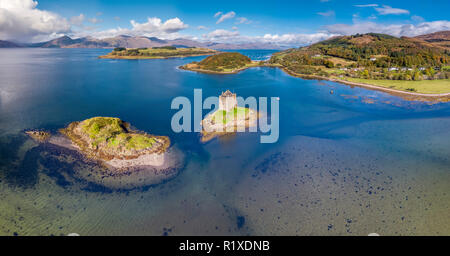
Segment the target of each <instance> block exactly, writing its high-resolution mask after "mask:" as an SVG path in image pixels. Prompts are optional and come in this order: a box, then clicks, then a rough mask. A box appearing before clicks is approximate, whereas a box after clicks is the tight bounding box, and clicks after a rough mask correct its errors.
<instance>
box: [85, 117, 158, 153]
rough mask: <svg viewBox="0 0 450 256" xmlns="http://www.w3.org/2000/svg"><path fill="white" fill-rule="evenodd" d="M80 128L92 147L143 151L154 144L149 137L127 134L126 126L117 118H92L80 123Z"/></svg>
mask: <svg viewBox="0 0 450 256" xmlns="http://www.w3.org/2000/svg"><path fill="white" fill-rule="evenodd" d="M80 126H81V128H82V131H83V132H84V133H85V134H86V135H87V136H88V137H89V138H90V143H91V146H93V147H97V146H99V145H103V144H105V145H107V146H108V147H113V148H126V149H128V150H130V149H135V150H143V149H146V148H151V147H152V146H153V144H154V143H155V139H154V138H153V137H152V136H150V135H147V134H139V133H132V132H129V131H128V128H127V127H128V124H127V123H125V122H123V121H122V120H120V119H119V118H113V117H94V118H91V119H87V120H85V121H83V122H81V123H80Z"/></svg>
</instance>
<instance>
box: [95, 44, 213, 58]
mask: <svg viewBox="0 0 450 256" xmlns="http://www.w3.org/2000/svg"><path fill="white" fill-rule="evenodd" d="M216 53H218V51H216V50H211V49H207V48H196V47H194V48H176V47H175V46H161V47H153V48H135V49H134V48H133V49H127V48H122V47H117V48H114V50H113V51H112V52H110V53H108V54H107V55H103V56H100V57H99V58H100V59H130V60H131V59H167V58H182V57H191V56H203V55H212V54H216Z"/></svg>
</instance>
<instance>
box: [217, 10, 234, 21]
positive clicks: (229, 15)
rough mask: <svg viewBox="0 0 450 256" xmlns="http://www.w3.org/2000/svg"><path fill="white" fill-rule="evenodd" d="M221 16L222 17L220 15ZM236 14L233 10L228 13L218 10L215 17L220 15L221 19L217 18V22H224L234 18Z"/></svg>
mask: <svg viewBox="0 0 450 256" xmlns="http://www.w3.org/2000/svg"><path fill="white" fill-rule="evenodd" d="M219 16H220V17H219ZM234 16H236V13H235V12H233V11H231V12H227V13H223V14H222V12H218V13H216V14H215V15H214V17H215V18H217V17H219V19H218V20H217V22H216V24H219V23H222V22H224V21H226V20H228V19H232V18H234Z"/></svg>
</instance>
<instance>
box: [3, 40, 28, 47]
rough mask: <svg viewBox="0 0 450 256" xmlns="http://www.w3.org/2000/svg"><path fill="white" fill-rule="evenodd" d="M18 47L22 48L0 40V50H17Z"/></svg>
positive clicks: (16, 44)
mask: <svg viewBox="0 0 450 256" xmlns="http://www.w3.org/2000/svg"><path fill="white" fill-rule="evenodd" d="M19 47H23V46H22V45H21V44H18V43H13V42H10V41H3V40H0V48H19Z"/></svg>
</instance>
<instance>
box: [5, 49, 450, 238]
mask: <svg viewBox="0 0 450 256" xmlns="http://www.w3.org/2000/svg"><path fill="white" fill-rule="evenodd" d="M107 51H108V50H99V49H95V50H92V49H1V50H0V54H1V56H2V58H1V59H0V78H1V81H2V82H1V83H0V92H1V96H0V106H1V108H0V199H1V200H0V209H1V211H0V234H3V235H14V234H17V235H36V234H41V235H50V234H53V235H62V234H65V235H66V234H69V233H74V232H75V233H78V234H81V235H99V234H113V235H118V234H136V235H141V234H150V235H189V234H191V235H192V234H204V235H218V234H221V235H247V234H254V235H271V234H274V235H295V234H299V235H318V234H324V235H327V234H330V235H367V234H369V233H373V232H376V233H379V234H381V235H396V234H401V235H434V234H443V235H449V234H450V223H449V222H448V221H447V220H448V219H449V218H450V209H449V208H450V194H449V193H450V191H449V188H450V168H449V166H450V159H449V156H450V131H449V130H448V127H449V125H450V105H449V103H441V104H432V105H430V104H427V103H420V102H408V101H404V100H402V99H399V98H396V97H393V96H389V95H387V94H384V93H381V92H374V91H368V90H365V89H361V88H350V87H348V86H345V85H339V84H336V83H332V82H323V81H321V82H319V81H314V80H310V81H309V80H302V79H298V78H293V77H290V76H288V75H286V74H285V73H283V72H282V71H280V70H278V69H274V68H254V69H249V70H246V71H243V72H241V73H239V74H237V75H230V76H223V75H206V74H198V73H192V72H186V71H183V70H178V69H177V67H178V66H180V65H182V64H185V63H187V62H190V61H193V60H201V59H202V58H203V57H193V58H183V59H168V60H120V61H117V60H99V59H97V58H96V57H97V56H98V55H101V54H104V53H106V52H107ZM242 52H243V53H244V54H248V55H249V56H250V57H252V58H254V59H258V58H265V57H264V56H266V55H268V54H270V53H271V52H267V51H242ZM194 88H202V89H203V97H204V98H206V97H207V96H212V95H218V94H219V93H220V92H221V91H222V90H225V89H230V90H233V91H235V92H236V93H237V94H238V95H240V96H243V97H248V96H255V97H259V96H268V97H280V129H281V130H280V141H279V142H278V143H276V144H268V145H267V144H265V145H263V144H259V134H238V135H236V136H233V137H229V138H226V139H219V140H214V141H212V142H210V143H207V144H201V143H199V136H198V134H195V133H184V134H176V133H173V132H172V131H171V129H170V119H171V116H172V115H173V113H174V111H173V110H170V102H171V100H172V98H174V97H176V96H186V97H188V98H190V99H192V98H193V89H194ZM331 90H333V93H332V94H331V93H330V91H331ZM99 115H101V116H116V117H119V118H121V119H123V120H126V121H129V122H131V123H132V124H133V125H134V126H136V128H138V129H139V130H145V131H147V132H150V133H154V134H161V135H167V136H170V137H171V140H172V141H173V142H174V143H175V144H176V145H177V148H180V149H181V150H183V152H184V153H185V155H186V161H185V163H184V164H185V168H184V169H183V170H182V171H181V172H180V174H179V175H178V176H177V177H175V178H173V179H171V180H169V181H167V182H165V183H163V184H160V185H158V186H152V187H135V188H133V189H127V190H114V189H108V188H105V187H103V186H99V185H98V184H96V183H92V182H89V180H88V179H84V178H80V177H79V176H77V172H76V170H77V169H78V170H79V168H86V167H87V166H86V165H84V164H85V163H83V161H81V160H80V159H78V158H77V156H76V155H74V154H72V153H70V152H65V151H62V150H60V149H55V148H52V147H49V146H48V145H37V144H36V143H35V142H33V141H31V140H30V139H29V138H28V137H26V136H25V135H23V134H22V131H23V130H24V129H35V128H40V129H47V130H50V131H52V132H56V131H57V129H58V128H61V127H63V126H65V125H67V124H68V123H70V122H72V121H76V120H83V119H86V118H89V117H92V116H99Z"/></svg>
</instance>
